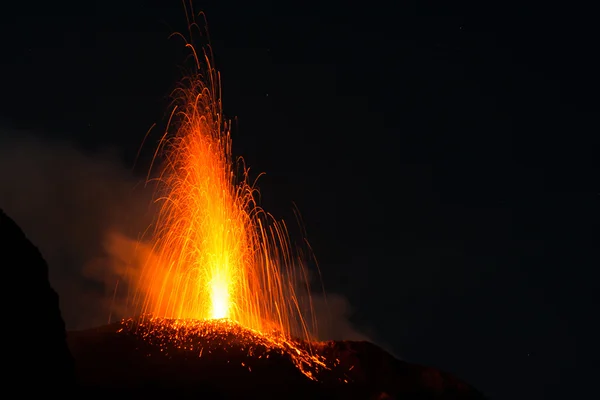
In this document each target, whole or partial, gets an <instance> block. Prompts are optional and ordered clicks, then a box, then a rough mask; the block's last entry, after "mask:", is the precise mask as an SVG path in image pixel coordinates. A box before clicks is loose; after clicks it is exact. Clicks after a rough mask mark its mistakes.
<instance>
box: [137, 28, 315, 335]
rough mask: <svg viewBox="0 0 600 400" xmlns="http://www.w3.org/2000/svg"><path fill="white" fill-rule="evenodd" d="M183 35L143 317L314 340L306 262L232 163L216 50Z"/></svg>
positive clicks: (143, 287)
mask: <svg viewBox="0 0 600 400" xmlns="http://www.w3.org/2000/svg"><path fill="white" fill-rule="evenodd" d="M190 26H192V27H197V25H196V24H195V23H192V24H190ZM190 32H192V29H190ZM176 36H178V37H181V38H182V39H183V40H184V41H185V45H186V47H187V48H188V49H189V51H190V54H191V60H192V65H191V68H190V70H189V72H188V73H187V74H186V77H185V78H184V79H183V80H182V81H181V82H180V84H179V85H178V86H177V87H176V89H175V90H174V92H173V112H172V114H171V118H170V120H169V124H168V128H167V129H166V131H165V134H164V135H163V136H162V139H161V140H160V143H159V146H158V148H157V151H156V155H155V160H156V161H155V162H153V164H156V165H157V166H158V168H160V174H159V177H158V178H157V179H156V180H157V184H158V190H157V196H156V202H158V203H159V204H160V212H159V213H158V216H157V219H156V221H155V225H154V227H155V230H154V232H153V240H152V244H153V251H152V253H153V256H152V257H151V258H149V259H148V261H147V262H146V264H145V267H144V269H143V273H142V275H141V278H140V280H139V283H138V288H137V291H136V293H137V294H136V302H137V304H138V307H139V311H140V314H142V315H151V316H152V317H153V318H163V319H169V320H170V319H173V320H179V321H185V320H194V321H198V320H200V321H207V320H220V319H225V320H228V321H230V322H232V323H236V324H239V325H241V326H242V327H244V328H246V329H250V330H252V331H255V332H260V333H262V334H265V335H268V334H270V333H271V332H274V331H276V332H278V335H284V336H286V337H291V336H292V335H294V336H301V337H304V338H310V337H311V335H310V332H309V328H308V326H314V325H313V324H312V323H311V322H312V321H308V318H306V317H305V316H303V312H302V310H307V309H308V310H309V312H310V310H311V307H310V305H309V303H310V296H309V290H308V289H307V284H308V283H307V276H306V271H305V269H304V266H303V265H304V264H303V262H302V260H301V259H299V256H298V254H299V253H298V252H297V251H296V250H295V248H294V247H293V246H291V245H290V240H289V235H288V231H287V227H286V225H285V224H284V223H283V222H279V221H276V220H275V219H274V218H273V217H272V216H271V215H270V214H268V213H267V212H265V211H264V210H263V209H262V208H261V207H260V206H259V205H258V204H257V201H256V199H257V189H256V187H255V185H254V183H255V182H254V181H251V180H250V178H249V171H248V169H247V168H246V166H245V164H244V163H243V161H242V160H241V159H235V158H234V157H233V155H232V150H231V135H230V127H229V123H228V121H227V120H226V119H225V118H224V116H223V111H222V103H221V83H220V75H219V73H218V72H217V71H216V69H215V68H214V66H213V57H212V53H211V48H210V46H208V45H207V46H204V47H203V50H202V51H197V50H196V49H195V47H194V46H193V45H192V43H191V42H192V38H191V36H192V35H191V33H190V40H186V38H185V37H184V36H183V35H180V34H177V35H176ZM159 159H160V160H161V162H160V164H159V162H158V160H159ZM153 168H154V167H153ZM151 170H152V169H151ZM299 288H300V290H302V292H299V291H298V290H299ZM302 288H303V289H302ZM307 304H308V305H309V306H308V307H307V306H306V305H307ZM311 318H312V316H311Z"/></svg>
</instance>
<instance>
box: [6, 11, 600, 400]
mask: <svg viewBox="0 0 600 400" xmlns="http://www.w3.org/2000/svg"><path fill="white" fill-rule="evenodd" d="M78 3H79V5H76V4H77V3H76V2H73V4H71V3H66V2H61V1H58V2H41V1H40V2H38V1H27V2H22V3H21V5H16V4H18V3H16V2H15V4H13V5H10V6H9V5H4V6H3V10H2V13H1V15H2V16H1V17H0V18H1V19H2V24H1V26H2V34H1V35H0V43H1V45H0V50H1V52H2V53H1V65H0V88H1V90H2V95H1V96H0V100H1V101H2V103H1V105H0V120H1V121H3V122H2V124H3V127H4V128H6V129H12V130H13V131H14V130H17V129H26V130H28V131H33V132H35V134H36V135H38V136H44V138H45V139H48V140H51V141H55V140H62V141H68V142H70V143H73V144H74V145H76V146H78V147H82V148H85V149H91V150H93V149H97V148H104V147H107V146H108V147H112V148H116V149H118V153H119V157H120V158H121V159H122V162H123V163H124V164H125V165H128V166H132V162H133V159H134V156H135V154H136V151H137V150H138V148H139V146H140V143H141V141H142V139H143V137H144V134H145V133H146V131H147V130H148V128H149V127H150V126H151V125H152V124H153V123H155V122H160V121H162V120H163V119H164V117H165V113H166V112H167V105H168V98H167V96H168V94H169V92H170V90H171V89H172V88H173V86H174V85H175V83H176V82H177V80H178V79H179V77H180V75H179V70H178V67H179V66H180V65H181V63H182V61H183V57H184V54H185V53H184V51H183V50H182V48H181V45H180V42H177V41H174V40H168V35H169V34H170V33H172V32H173V31H184V30H185V18H184V14H183V8H182V6H181V3H180V2H178V1H142V0H135V1H122V2H117V1H101V2H100V1H97V2H78ZM204 3H206V4H204ZM214 3H218V6H216V5H215V4H214ZM392 3H393V2H377V1H375V2H366V3H363V4H357V5H356V6H351V5H350V3H349V2H339V3H338V2H334V1H327V2H323V3H319V2H310V1H308V2H307V1H303V2H297V3H296V2H280V1H273V2H267V1H249V2H243V1H239V2H235V1H219V2H213V1H211V2H203V1H197V2H196V3H195V4H196V9H197V10H204V11H205V12H206V14H207V19H208V26H209V29H210V33H211V37H212V41H213V46H214V52H215V57H216V62H217V68H218V69H219V70H220V71H221V72H222V80H223V90H224V94H223V97H224V109H225V113H226V114H227V116H229V117H230V118H237V122H236V125H235V128H234V131H233V140H234V151H235V153H236V155H239V156H243V157H244V158H245V160H246V162H247V164H248V165H249V166H250V167H251V168H252V170H253V171H265V172H266V175H265V176H264V177H262V178H261V180H260V181H259V182H260V183H259V186H260V189H261V192H262V195H263V203H262V204H263V205H264V207H265V208H266V209H268V210H269V211H271V212H272V213H273V214H275V215H276V216H278V217H283V218H286V219H287V220H290V219H292V218H293V214H292V202H294V203H295V204H296V205H297V207H298V208H299V210H300V212H301V213H302V216H303V219H304V224H305V226H306V230H307V235H308V240H309V241H310V242H311V244H312V246H313V249H314V252H315V254H316V257H317V259H318V261H319V263H320V267H321V271H322V275H323V280H324V284H325V287H326V290H327V292H328V293H339V294H341V295H343V296H345V297H346V298H347V299H348V301H349V303H350V304H351V306H352V309H353V311H354V313H353V315H352V320H353V322H354V323H355V324H356V326H358V327H359V328H360V329H363V331H364V332H366V333H367V334H368V335H370V336H371V337H373V338H376V340H378V341H381V342H382V343H386V344H387V345H388V346H389V347H390V348H391V349H392V350H393V351H394V352H395V353H396V354H398V355H399V356H401V357H403V358H405V359H407V360H409V361H413V362H417V363H422V364H426V365H431V366H435V367H439V368H442V369H444V370H446V371H449V372H452V373H455V374H456V375H458V376H459V377H461V378H463V379H465V380H466V381H467V382H469V383H471V384H473V385H475V386H476V387H477V388H479V389H480V390H482V391H483V392H484V393H486V394H487V395H489V396H490V398H492V399H538V398H539V399H565V398H577V396H578V395H581V396H583V395H585V393H586V390H588V389H589V388H591V385H592V382H593V381H594V380H595V379H596V377H597V375H595V373H598V367H597V365H598V364H597V357H596V356H595V354H597V353H596V350H597V343H595V342H596V338H597V337H598V336H597V333H598V330H597V326H596V325H597V315H598V312H597V309H598V305H599V303H598V300H597V297H596V293H595V292H596V290H597V288H598V277H599V276H598V272H597V270H596V268H595V267H597V265H598V264H597V261H596V257H595V256H596V253H597V252H596V251H592V250H591V249H592V245H593V243H592V242H593V241H594V242H595V240H594V238H593V229H592V226H593V223H594V222H595V221H596V217H597V212H596V210H597V206H598V199H599V197H598V187H597V184H598V176H599V175H598V172H599V171H598V165H597V163H596V164H594V163H593V160H592V156H593V153H596V152H597V147H596V145H597V143H598V139H597V133H598V129H597V124H596V121H597V109H598V108H597V107H598V100H597V91H595V89H594V87H595V86H596V83H597V79H598V78H597V75H596V74H597V70H598V69H597V67H598V66H597V63H596V62H595V61H594V60H595V58H597V54H596V53H597V51H596V49H597V44H596V43H593V37H594V36H595V33H594V30H593V29H594V23H592V22H589V21H588V18H587V15H589V14H588V13H586V12H585V11H584V10H574V9H572V10H566V9H561V10H559V9H556V10H554V9H551V8H550V7H551V6H549V5H547V4H546V5H543V6H538V5H534V4H531V5H529V6H527V5H523V4H521V5H520V6H518V7H516V6H512V5H510V3H505V2H503V4H502V7H500V6H499V7H497V8H493V7H491V6H489V9H483V8H473V7H470V6H467V5H464V4H465V3H457V4H463V5H462V6H457V5H456V4H455V5H454V6H452V7H450V6H441V5H438V4H436V3H434V2H416V1H415V2H413V1H407V2H400V4H395V5H392ZM452 3H455V2H452ZM145 161H147V159H144V158H143V159H142V162H141V165H142V167H143V168H146V167H147V165H144V162H145ZM143 168H141V169H142V170H140V171H138V172H139V173H140V174H141V173H143V172H144V171H143ZM15 173H16V174H17V175H18V172H15ZM140 176H141V175H140ZM1 206H2V204H0V207H1ZM593 267H594V268H593ZM594 360H596V366H595V367H594ZM594 369H595V372H593V371H594Z"/></svg>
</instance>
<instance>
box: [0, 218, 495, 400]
mask: <svg viewBox="0 0 600 400" xmlns="http://www.w3.org/2000/svg"><path fill="white" fill-rule="evenodd" d="M0 252H1V253H2V256H3V258H2V259H3V266H4V267H5V268H4V271H5V272H6V273H8V278H7V279H8V281H9V282H11V283H13V284H14V285H16V286H17V289H18V286H19V285H22V286H25V284H26V287H24V288H23V290H24V292H23V293H22V295H21V297H20V298H19V301H15V298H13V299H12V300H13V301H12V302H11V303H10V304H11V307H10V308H9V310H8V311H7V312H6V314H5V318H4V320H5V321H11V323H10V326H9V327H7V328H8V329H5V334H6V335H7V336H9V337H10V342H9V343H10V345H8V346H7V348H6V349H5V351H4V365H5V366H7V368H5V371H7V372H5V375H4V377H5V382H6V384H5V388H6V389H10V388H11V387H12V388H17V389H18V390H19V393H20V394H24V393H27V392H28V391H32V392H33V391H36V392H37V391H39V390H44V392H45V394H51V395H58V396H60V397H71V396H72V395H81V396H86V397H87V396H89V395H94V396H96V395H98V396H101V395H106V396H109V397H111V398H114V397H118V398H121V397H125V396H127V397H128V398H138V397H147V396H151V397H152V398H154V396H159V395H162V396H165V395H166V396H170V397H172V396H186V395H189V396H195V397H196V398H207V399H252V398H261V399H280V398H281V399H406V400H410V399H413V400H417V399H432V400H434V399H437V400H443V399H448V400H449V399H457V400H460V399H465V400H466V399H474V400H475V399H483V398H484V397H483V396H482V395H481V394H480V393H478V392H477V391H476V390H474V389H473V388H472V387H470V386H469V385H467V384H465V383H463V382H461V381H460V380H458V379H456V378H454V377H452V376H451V375H448V374H445V373H443V372H440V371H438V370H436V369H433V368H427V367H422V366H418V365H414V364H409V363H406V362H403V361H400V360H397V359H395V358H394V357H392V356H391V355H390V354H388V353H386V352H385V351H383V350H382V349H380V348H379V347H377V346H375V345H373V344H371V343H368V342H348V341H337V342H323V343H306V342H302V341H288V342H286V341H285V340H283V341H282V340H281V338H280V339H277V340H275V344H273V339H272V336H269V337H268V338H267V339H268V340H267V339H265V337H264V336H263V335H261V334H258V333H256V332H252V331H249V330H247V329H245V328H242V327H240V326H237V325H235V324H232V323H228V322H226V321H209V322H196V323H195V325H194V324H192V328H189V326H190V325H189V323H186V324H183V325H181V324H177V323H173V321H168V320H163V321H156V322H152V324H147V323H146V324H144V323H141V322H139V321H134V320H127V321H122V322H119V323H115V324H111V325H106V326H102V327H98V328H95V329H90V330H85V331H74V332H68V333H66V332H65V325H64V322H63V319H62V317H61V313H60V309H59V306H58V296H57V293H56V292H55V291H54V290H53V289H52V287H51V286H50V282H49V279H48V266H47V264H46V262H45V261H44V259H43V257H42V255H41V254H40V252H39V251H38V249H37V248H36V247H35V246H34V245H33V244H32V243H31V242H30V241H29V239H28V238H27V237H26V235H25V234H24V233H23V231H22V230H21V229H20V228H19V227H18V225H17V224H16V223H15V222H14V221H13V220H12V219H10V218H9V217H8V216H7V215H6V214H4V213H3V212H2V211H1V210H0ZM6 293H8V291H5V294H6ZM8 294H9V295H10V293H8ZM7 304H8V303H7ZM33 310H35V311H33ZM32 312H35V318H28V317H27V316H30V315H32ZM15 321H18V324H17V325H16V326H15ZM182 326H183V327H184V328H182ZM182 329H183V330H182ZM65 335H66V340H65ZM269 338H270V339H269ZM311 374H312V375H311ZM309 377H312V378H314V379H310V378H309ZM61 395H63V396H61Z"/></svg>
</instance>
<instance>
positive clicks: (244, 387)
mask: <svg viewBox="0 0 600 400" xmlns="http://www.w3.org/2000/svg"><path fill="white" fill-rule="evenodd" d="M184 331H185V332H184ZM68 342H69V346H70V348H71V350H72V352H73V355H74V357H75V359H76V360H77V372H78V377H79V380H80V384H81V385H82V387H84V388H87V389H91V390H93V391H94V392H95V393H98V392H101V391H108V392H109V393H114V392H117V393H122V394H125V393H127V394H131V395H140V394H142V393H143V394H144V395H146V394H147V395H151V394H157V393H164V394H169V395H174V394H176V395H204V396H209V398H215V399H230V398H236V399H237V398H262V399H265V398H277V399H279V398H282V399H283V398H286V399H290V398H294V399H396V398H397V399H415V400H416V399H483V396H482V395H481V394H480V393H478V392H477V391H476V390H474V389H473V388H472V387H470V386H469V385H467V384H465V383H463V382H461V381H459V380H457V379H456V378H454V377H452V376H450V375H448V374H445V373H442V372H440V371H438V370H435V369H432V368H427V367H422V366H418V365H414V364H409V363H405V362H402V361H399V360H397V359H395V358H394V357H392V356H391V355H389V354H388V353H387V352H385V351H384V350H382V349H381V348H379V347H377V346H375V345H373V344H371V343H368V342H349V341H337V342H319V343H310V344H309V343H306V342H302V341H296V342H295V343H293V344H291V345H290V346H289V347H286V346H283V347H278V346H273V345H272V344H271V342H270V340H269V339H264V338H263V337H262V335H260V334H258V333H255V332H252V331H250V330H247V329H245V328H242V327H240V326H237V325H235V324H231V323H228V322H225V321H209V322H197V323H196V325H195V328H193V329H190V328H185V329H184V328H177V327H176V325H173V322H172V321H168V320H161V321H159V322H156V323H147V324H145V325H143V324H137V323H136V322H135V321H133V320H129V321H122V322H120V323H115V324H111V325H106V326H103V327H100V328H96V329H91V330H86V331H78V332H70V333H69V336H68ZM307 349H308V351H307V353H306V354H308V355H309V357H304V358H302V357H298V356H299V355H300V352H304V351H306V350H307ZM315 360H316V363H315V362H314V361H315ZM311 361H313V362H311ZM303 372H304V373H303ZM307 375H311V376H312V378H315V379H310V378H309V377H308V376H307Z"/></svg>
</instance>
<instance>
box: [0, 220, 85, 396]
mask: <svg viewBox="0 0 600 400" xmlns="http://www.w3.org/2000/svg"><path fill="white" fill-rule="evenodd" d="M40 223H43V221H40ZM0 254H1V255H2V271H3V273H4V274H5V275H4V284H5V286H4V292H5V295H6V296H7V299H6V301H5V303H4V312H3V314H4V315H3V319H4V321H5V324H7V323H8V321H10V322H9V323H10V326H5V328H4V329H3V330H4V335H5V337H7V341H6V342H5V343H4V352H3V363H4V365H5V366H8V367H6V368H4V371H5V372H3V377H4V379H5V381H6V382H8V383H9V384H10V383H11V382H15V383H16V382H20V383H19V386H20V388H19V392H20V393H26V392H27V390H28V389H31V390H39V389H40V387H39V386H38V385H39V384H41V385H42V386H43V387H44V391H45V394H49V393H57V394H60V393H62V392H64V391H66V390H69V389H71V388H72V387H73V384H74V382H75V381H74V377H75V375H74V364H73V359H72V357H71V354H70V352H69V348H68V346H67V342H66V332H65V323H64V321H63V319H62V316H61V314H60V308H59V304H58V295H57V293H56V292H55V291H54V290H53V289H52V287H51V286H50V281H49V279H48V265H47V264H46V261H45V260H44V258H43V257H42V255H41V254H40V252H39V251H38V249H37V248H36V247H35V246H34V245H33V244H32V243H31V242H30V241H29V239H28V238H27V237H26V236H25V233H23V231H22V230H21V229H20V228H19V226H18V225H17V224H16V223H15V222H14V221H13V220H12V219H11V218H10V217H8V216H7V215H6V214H5V213H4V212H3V211H2V210H0ZM24 377H27V380H28V382H29V383H30V385H31V386H30V387H26V386H23V378H24ZM5 388H7V386H5Z"/></svg>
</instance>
